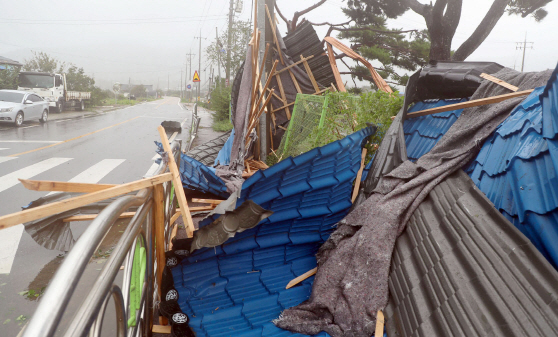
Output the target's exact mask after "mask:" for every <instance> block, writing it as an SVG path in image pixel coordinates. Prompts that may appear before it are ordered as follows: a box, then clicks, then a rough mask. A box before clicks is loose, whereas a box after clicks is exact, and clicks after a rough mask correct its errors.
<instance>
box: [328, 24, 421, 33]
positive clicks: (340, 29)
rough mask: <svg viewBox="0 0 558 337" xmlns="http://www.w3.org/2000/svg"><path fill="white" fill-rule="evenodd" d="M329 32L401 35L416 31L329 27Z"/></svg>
mask: <svg viewBox="0 0 558 337" xmlns="http://www.w3.org/2000/svg"><path fill="white" fill-rule="evenodd" d="M330 29H331V30H337V31H340V32H359V31H370V32H374V33H379V34H403V33H412V32H418V30H416V29H410V30H380V29H373V28H368V27H353V28H351V27H349V28H337V27H333V26H332V27H330Z"/></svg>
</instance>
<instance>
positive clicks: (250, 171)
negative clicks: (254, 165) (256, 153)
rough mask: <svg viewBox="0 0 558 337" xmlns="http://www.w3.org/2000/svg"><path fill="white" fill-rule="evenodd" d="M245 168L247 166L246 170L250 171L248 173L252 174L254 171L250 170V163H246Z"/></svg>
mask: <svg viewBox="0 0 558 337" xmlns="http://www.w3.org/2000/svg"><path fill="white" fill-rule="evenodd" d="M244 166H246V170H247V171H248V173H252V170H250V164H248V161H246V160H245V161H244Z"/></svg>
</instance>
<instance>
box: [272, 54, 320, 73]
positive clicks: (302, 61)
mask: <svg viewBox="0 0 558 337" xmlns="http://www.w3.org/2000/svg"><path fill="white" fill-rule="evenodd" d="M301 56H302V55H301ZM312 57H314V55H310V56H308V57H306V58H303V59H302V60H300V61H297V62H295V63H293V64H291V65H290V66H286V67H285V68H283V69H281V70H277V71H276V72H275V73H273V76H275V75H279V74H280V73H282V72H284V71H287V70H289V71H290V70H291V68H292V67H296V66H297V65H299V64H301V63H304V62H306V61H308V60H309V59H311V58H312Z"/></svg>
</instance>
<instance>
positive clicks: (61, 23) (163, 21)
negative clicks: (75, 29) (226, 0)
mask: <svg viewBox="0 0 558 337" xmlns="http://www.w3.org/2000/svg"><path fill="white" fill-rule="evenodd" d="M225 18H226V16H222V15H215V16H211V17H209V16H205V17H195V18H188V19H183V20H153V21H140V22H91V23H87V22H81V23H77V22H76V23H65V22H52V21H48V22H44V21H35V20H33V21H6V20H5V19H0V24H16V25H61V26H96V25H144V24H159V23H191V22H193V21H194V22H204V21H206V20H207V21H215V20H223V19H225Z"/></svg>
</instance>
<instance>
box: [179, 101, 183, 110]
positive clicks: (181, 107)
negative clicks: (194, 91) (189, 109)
mask: <svg viewBox="0 0 558 337" xmlns="http://www.w3.org/2000/svg"><path fill="white" fill-rule="evenodd" d="M178 106H179V107H180V109H182V110H184V106H182V104H181V103H180V100H178Z"/></svg>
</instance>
